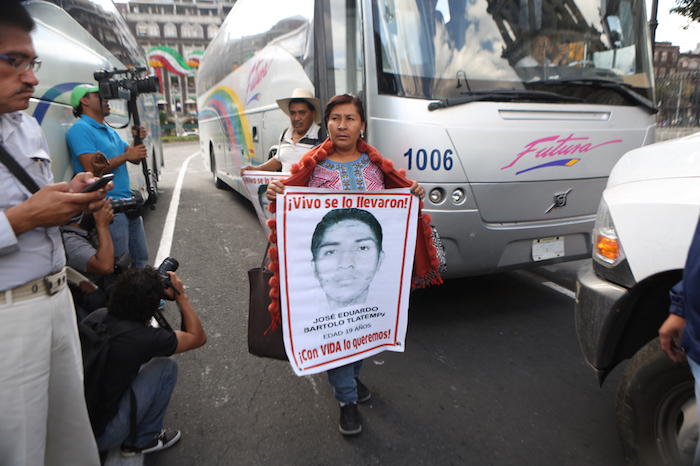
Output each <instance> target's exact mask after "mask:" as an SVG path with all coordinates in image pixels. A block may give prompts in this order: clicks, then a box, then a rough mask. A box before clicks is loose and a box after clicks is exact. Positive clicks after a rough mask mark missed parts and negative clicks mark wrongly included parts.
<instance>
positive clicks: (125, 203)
mask: <svg viewBox="0 0 700 466" xmlns="http://www.w3.org/2000/svg"><path fill="white" fill-rule="evenodd" d="M111 204H112V209H113V210H114V213H115V214H123V213H124V212H128V211H131V210H138V209H139V208H140V207H141V206H140V205H139V203H138V202H137V201H136V198H134V197H127V198H125V199H112V202H111Z"/></svg>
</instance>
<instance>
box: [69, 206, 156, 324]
mask: <svg viewBox="0 0 700 466" xmlns="http://www.w3.org/2000/svg"><path fill="white" fill-rule="evenodd" d="M142 205H143V202H142V201H141V202H139V199H137V198H135V197H131V198H127V199H110V202H106V203H105V205H104V206H103V207H102V209H100V210H98V211H97V212H95V213H94V214H85V215H83V217H82V219H81V220H80V222H79V223H73V224H70V225H66V226H63V227H62V228H61V233H62V235H63V244H64V246H65V250H66V260H67V265H69V266H70V267H72V268H74V269H75V270H77V271H78V272H80V273H81V274H83V275H85V276H86V277H87V278H88V279H90V281H91V282H92V283H94V284H95V285H96V288H95V287H94V286H92V285H91V284H89V283H85V282H83V283H80V284H78V283H73V282H69V286H70V290H71V293H72V295H73V301H74V302H75V310H76V313H77V315H78V321H80V320H82V319H83V318H85V317H86V316H87V315H88V314H89V313H91V312H93V311H94V310H96V309H99V308H101V307H105V306H106V305H107V300H108V299H109V296H110V294H111V290H112V287H113V286H114V283H115V281H116V279H117V277H118V276H119V274H120V273H122V272H123V271H125V270H128V269H129V268H131V267H132V266H133V265H134V261H133V259H132V258H131V255H130V254H129V253H128V252H125V253H124V254H122V255H120V256H119V257H114V243H113V242H112V235H111V233H110V230H109V227H110V225H111V224H112V220H113V219H114V215H115V214H118V213H127V215H128V213H129V212H137V215H138V212H140V209H142Z"/></svg>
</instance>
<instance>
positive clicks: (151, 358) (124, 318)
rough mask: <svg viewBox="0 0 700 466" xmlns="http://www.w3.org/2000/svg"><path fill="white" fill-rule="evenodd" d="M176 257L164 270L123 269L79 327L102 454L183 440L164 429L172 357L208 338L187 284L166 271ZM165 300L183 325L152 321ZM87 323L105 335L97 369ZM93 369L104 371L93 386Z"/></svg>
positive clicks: (172, 378) (89, 398)
mask: <svg viewBox="0 0 700 466" xmlns="http://www.w3.org/2000/svg"><path fill="white" fill-rule="evenodd" d="M172 262H174V261H172V260H171V261H168V260H167V259H166V262H164V264H163V265H162V266H161V267H160V268H159V269H154V268H152V267H150V266H146V267H144V268H131V269H129V270H127V271H126V272H124V273H122V274H121V275H120V276H119V278H118V279H117V282H116V283H115V285H114V290H113V292H112V296H111V297H110V300H109V304H108V306H107V309H106V310H104V309H101V310H98V311H96V312H94V313H92V314H90V315H89V316H88V317H87V318H86V319H85V320H83V322H81V324H80V325H81V340H82V341H83V355H84V359H85V361H86V362H85V364H86V365H85V395H86V400H87V404H88V412H89V414H90V421H91V422H92V427H93V431H94V433H95V438H96V439H97V446H98V448H99V450H100V451H101V452H106V451H107V450H110V449H112V448H116V447H121V455H122V456H124V457H129V456H134V455H136V454H141V453H151V452H155V451H159V450H163V449H165V448H168V447H170V446H172V445H173V444H175V443H176V442H177V441H178V440H179V439H180V431H171V430H165V429H163V417H164V416H165V411H166V409H167V407H168V403H169V402H170V395H171V394H172V391H173V389H174V388H175V382H176V381H177V363H176V362H175V360H174V359H172V358H170V357H169V356H171V355H172V354H174V353H182V352H185V351H189V350H192V349H195V348H199V347H200V346H202V345H203V344H204V343H205V342H206V335H205V333H204V329H203V328H202V323H201V322H200V320H199V317H197V314H196V313H195V311H194V309H193V308H192V305H191V304H190V301H189V299H188V298H187V295H186V294H185V289H184V286H183V284H182V281H181V280H180V278H179V277H178V276H177V275H176V274H175V272H172V271H166V270H167V264H168V263H172ZM175 263H176V262H175ZM160 269H162V271H159V270H160ZM172 269H173V268H172V267H171V268H170V270H172ZM161 298H166V299H170V300H174V301H175V302H176V303H177V305H178V307H179V309H180V313H181V315H182V324H183V325H182V328H183V330H175V331H173V330H171V329H170V327H169V326H167V328H154V327H152V326H151V325H150V323H149V322H150V321H151V318H153V317H154V316H157V315H158V316H159V317H160V312H159V310H158V308H159V305H160V300H161ZM85 326H87V327H89V328H90V329H92V330H93V331H94V332H96V333H95V335H98V334H100V332H103V333H106V334H107V335H108V340H109V344H108V345H107V348H106V349H105V350H104V351H106V361H105V362H104V363H103V364H100V366H101V369H100V370H99V371H93V370H92V368H89V367H88V363H87V359H86V358H85V354H86V349H88V348H86V343H85V340H84V339H83V335H84V329H85ZM95 347H96V346H95ZM103 347H104V346H103ZM93 358H94V355H93ZM98 359H99V358H98ZM90 372H93V373H90ZM95 373H99V378H98V382H96V383H95V382H94V380H95V379H96V376H95ZM90 384H95V385H96V387H97V388H92V386H91V385H90ZM95 392H96V393H95Z"/></svg>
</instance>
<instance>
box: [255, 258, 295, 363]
mask: <svg viewBox="0 0 700 466" xmlns="http://www.w3.org/2000/svg"><path fill="white" fill-rule="evenodd" d="M268 247H269V245H268ZM269 264H270V259H269V257H268V255H267V248H266V249H265V257H264V258H263V262H262V264H261V266H260V267H256V268H254V269H250V270H248V280H249V281H250V305H249V313H248V351H249V352H250V353H251V354H254V355H255V356H260V357H262V358H272V359H279V360H282V361H288V360H289V359H288V358H287V353H286V352H285V350H284V339H283V337H282V326H281V325H278V326H277V328H275V329H274V330H270V324H271V323H272V317H271V316H270V311H269V310H268V306H269V305H270V303H271V302H272V300H271V299H270V278H272V276H273V275H274V274H273V273H272V271H270V269H269Z"/></svg>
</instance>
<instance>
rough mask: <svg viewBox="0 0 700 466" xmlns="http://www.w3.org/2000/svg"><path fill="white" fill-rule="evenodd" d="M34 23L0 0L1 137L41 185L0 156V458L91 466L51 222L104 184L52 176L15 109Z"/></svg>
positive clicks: (94, 204) (93, 449)
mask: <svg viewBox="0 0 700 466" xmlns="http://www.w3.org/2000/svg"><path fill="white" fill-rule="evenodd" d="M33 29H34V21H33V20H32V19H31V17H30V16H29V15H28V14H27V12H26V11H25V10H24V8H23V7H22V6H21V5H20V4H19V2H17V1H14V0H13V1H8V0H5V1H3V2H0V143H1V144H2V147H3V148H4V149H5V151H7V152H8V153H9V156H10V159H11V160H14V161H16V162H17V163H18V164H19V165H20V166H21V167H23V168H24V169H25V170H26V172H27V173H28V174H29V176H30V177H31V178H32V179H33V180H34V182H35V183H36V184H37V185H38V187H39V188H40V189H39V190H38V191H36V193H34V194H32V191H31V190H30V189H28V188H27V187H25V186H24V184H23V183H22V182H20V181H19V180H18V179H17V177H15V175H14V174H13V173H12V172H11V171H10V170H9V169H8V168H7V166H6V165H5V164H4V163H0V354H1V355H2V357H1V358H0V462H1V463H2V464H11V465H13V466H16V465H19V466H28V465H42V464H46V465H68V464H71V465H90V466H97V465H99V464H100V458H99V455H98V452H97V446H96V444H95V439H94V437H93V435H92V431H91V427H90V420H89V419H88V415H87V409H86V406H85V398H84V392H83V366H82V360H81V355H80V341H79V339H78V329H77V324H76V317H75V309H74V307H73V300H72V298H71V294H70V291H69V290H68V287H67V286H66V272H65V263H66V258H65V252H64V250H63V243H62V242H61V233H60V231H59V229H58V226H59V225H64V224H66V223H67V222H68V220H69V219H71V218H72V217H74V216H76V215H77V214H79V213H80V212H82V211H85V210H90V211H94V210H96V209H99V208H101V207H102V205H103V204H104V197H105V192H106V189H109V188H110V187H111V184H110V185H107V186H106V187H105V188H103V189H102V190H99V191H95V192H92V193H81V192H80V191H81V190H82V189H84V188H85V187H86V186H88V185H89V184H90V183H91V182H92V181H94V179H95V178H94V177H93V176H92V174H91V173H83V174H81V175H78V176H76V177H75V178H73V180H72V181H71V182H70V184H68V183H53V176H52V174H51V166H50V159H49V155H48V146H47V144H46V140H45V139H44V134H43V133H42V131H41V128H40V127H39V124H38V123H37V121H36V120H35V119H34V118H32V117H30V116H28V115H27V114H25V113H23V112H22V110H25V109H27V108H28V107H29V99H30V97H31V96H32V93H33V91H34V86H36V85H37V84H38V82H39V81H38V79H37V78H36V76H35V74H34V72H35V71H36V70H38V68H39V66H40V64H41V62H40V61H38V60H37V56H36V52H35V50H34V46H33V44H32V39H31V36H30V32H31V31H32V30H33Z"/></svg>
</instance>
